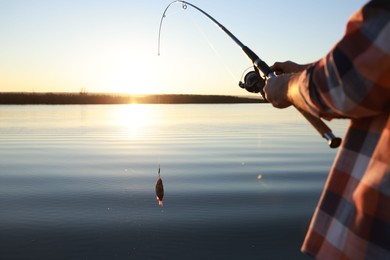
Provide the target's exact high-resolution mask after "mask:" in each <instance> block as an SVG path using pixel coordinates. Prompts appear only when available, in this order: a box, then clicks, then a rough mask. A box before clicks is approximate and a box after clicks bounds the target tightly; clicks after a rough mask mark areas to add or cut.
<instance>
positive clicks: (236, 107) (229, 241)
mask: <svg viewBox="0 0 390 260" xmlns="http://www.w3.org/2000/svg"><path fill="white" fill-rule="evenodd" d="M0 122H1V124H0V208H1V211H0V255H1V258H2V259H199V258H202V257H203V258H205V259H308V257H306V256H304V255H302V254H301V253H300V245H301V243H302V241H303V239H304V235H305V232H306V229H307V227H308V225H309V221H310V218H311V215H312V213H313V211H314V209H315V205H316V202H317V200H318V198H319V196H320V193H321V189H322V187H323V185H324V182H325V180H326V175H327V171H328V170H329V168H330V166H331V162H332V161H333V158H334V156H335V154H336V150H331V149H329V148H328V147H327V145H326V142H325V141H324V140H323V139H322V138H321V137H319V136H318V134H317V133H316V132H315V130H313V129H312V128H311V127H310V126H309V125H308V123H306V122H305V120H304V119H302V118H301V117H300V115H299V114H298V113H297V112H296V111H295V110H293V109H287V110H277V109H274V108H272V107H271V106H269V105H266V104H233V105H232V104H230V105H80V106H79V105H74V106H0ZM331 126H332V128H333V130H334V131H335V132H337V133H339V134H341V135H342V133H343V132H344V129H345V126H346V122H345V121H339V122H332V124H331ZM159 165H160V166H161V177H162V179H163V182H164V189H165V197H164V206H163V207H160V206H158V203H157V201H156V198H155V190H154V187H155V183H156V180H157V176H158V175H157V171H158V167H159ZM259 175H261V176H262V179H261V180H259V179H258V176H259Z"/></svg>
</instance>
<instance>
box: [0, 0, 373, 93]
mask: <svg viewBox="0 0 390 260" xmlns="http://www.w3.org/2000/svg"><path fill="white" fill-rule="evenodd" d="M170 2H171V1H165V0H142V1H141V0H139V1H134V0H33V1H32V0H12V1H9V0H0V92H80V91H86V92H87V93H125V94H217V95H246V94H247V93H246V92H245V91H244V90H242V89H240V88H239V87H238V82H239V81H240V80H241V78H242V75H243V73H244V71H245V70H246V69H247V68H250V67H251V62H250V60H249V59H248V58H247V57H246V55H245V54H244V53H243V52H242V50H241V49H240V48H239V47H238V46H237V45H236V44H235V43H234V42H233V41H232V40H231V39H230V38H229V37H228V36H227V35H226V34H224V33H223V32H222V31H221V30H220V29H219V28H218V27H217V26H215V24H213V23H212V22H211V20H209V19H208V18H206V17H205V16H204V15H202V14H201V13H199V12H198V11H196V10H195V9H193V8H191V7H188V8H187V9H183V8H182V5H181V4H180V3H176V4H173V5H172V6H171V7H170V8H169V10H168V12H167V15H166V17H165V18H164V21H163V25H162V32H161V42H160V43H161V49H160V55H158V32H159V25H160V19H161V17H162V14H163V11H164V10H165V8H166V7H167V5H168V4H169V3H170ZM190 2H191V3H192V4H194V5H196V6H198V7H199V8H201V9H203V10H204V11H206V12H207V13H209V14H210V15H211V16H213V17H214V18H215V19H217V20H218V21H219V22H220V23H221V24H223V25H224V26H225V27H226V28H227V29H228V30H230V31H231V32H232V33H233V34H234V35H235V36H236V37H237V38H238V39H239V40H240V41H241V42H243V43H244V44H245V45H246V46H248V47H249V48H251V49H252V50H253V51H254V52H255V53H257V54H258V56H259V57H260V58H261V59H263V60H264V61H265V62H267V63H268V64H269V65H272V64H273V63H274V62H275V61H285V60H293V61H296V62H298V63H308V62H313V61H316V60H318V59H320V58H321V57H322V56H324V55H325V54H326V53H327V52H328V51H329V50H330V49H331V48H332V46H333V45H334V44H335V43H337V41H338V40H339V39H341V37H342V35H343V33H344V31H345V25H346V22H347V20H348V18H349V17H350V16H351V15H352V14H353V13H354V12H355V11H356V10H358V9H359V8H360V7H361V6H362V5H364V4H365V3H366V2H367V1H366V0H327V1H307V0H306V1H305V0H298V1H291V0H279V1H273V2H271V1H264V0H247V1H242V0H229V1H217V0H215V1H210V0H209V1H207V0H193V1H190Z"/></svg>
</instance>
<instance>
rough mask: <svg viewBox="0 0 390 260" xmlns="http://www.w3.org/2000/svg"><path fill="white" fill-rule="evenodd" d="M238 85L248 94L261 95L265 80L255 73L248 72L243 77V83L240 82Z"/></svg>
mask: <svg viewBox="0 0 390 260" xmlns="http://www.w3.org/2000/svg"><path fill="white" fill-rule="evenodd" d="M238 85H239V86H240V87H241V88H243V89H246V91H248V92H250V93H261V94H262V95H263V88H264V85H265V79H263V78H262V77H260V75H259V73H257V72H256V71H249V72H248V73H247V74H246V75H245V77H244V82H243V81H240V82H239V83H238Z"/></svg>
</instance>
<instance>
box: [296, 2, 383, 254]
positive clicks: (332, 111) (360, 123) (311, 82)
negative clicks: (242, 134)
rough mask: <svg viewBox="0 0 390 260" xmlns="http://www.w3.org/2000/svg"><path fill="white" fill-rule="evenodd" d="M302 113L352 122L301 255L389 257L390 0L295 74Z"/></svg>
mask: <svg viewBox="0 0 390 260" xmlns="http://www.w3.org/2000/svg"><path fill="white" fill-rule="evenodd" d="M300 80H301V81H300V83H301V84H299V88H300V89H299V94H298V95H299V96H300V98H301V100H302V101H304V103H305V104H306V106H307V107H306V108H305V110H307V111H310V112H311V113H312V114H314V115H317V116H321V117H324V118H327V119H332V118H349V119H351V123H350V126H349V129H348V131H347V133H346V136H345V137H344V141H343V144H342V147H341V148H340V150H339V152H338V155H337V157H336V159H335V162H334V164H333V167H332V169H331V171H330V173H329V176H328V180H327V182H326V184H325V188H324V191H323V193H322V196H321V199H320V201H319V204H318V206H317V209H316V211H315V213H314V216H313V219H312V222H311V224H310V227H309V230H308V232H307V235H306V238H305V242H304V244H303V246H302V251H303V252H305V253H308V254H309V255H312V256H314V257H316V258H318V259H332V260H333V259H353V260H355V259H390V116H389V111H390V1H389V0H373V1H370V2H369V3H368V4H367V5H365V6H364V7H363V8H362V9H361V10H359V11H358V12H357V13H355V14H354V15H353V16H352V17H351V19H350V20H349V22H348V25H347V30H346V33H345V36H344V37H343V38H342V40H341V41H340V42H338V43H337V44H336V45H335V47H334V48H333V49H332V50H331V52H330V53H329V54H327V55H326V56H325V57H324V58H322V59H321V60H320V61H318V62H316V63H314V64H313V65H312V66H311V67H309V68H308V69H307V70H305V71H304V72H302V73H301V74H300Z"/></svg>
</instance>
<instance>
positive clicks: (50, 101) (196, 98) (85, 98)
mask: <svg viewBox="0 0 390 260" xmlns="http://www.w3.org/2000/svg"><path fill="white" fill-rule="evenodd" d="M261 102H263V100H262V99H261V98H260V97H258V96H256V97H239V96H222V95H191V94H161V95H156V94H153V95H121V94H92V93H88V94H87V93H81V92H80V93H14V92H3V93H0V104H3V105H8V104H9V105H12V104H14V105H30V104H31V105H34V104H37V105H39V104H42V105H44V104H47V105H55V104H56V105H61V104H64V105H65V104H69V105H71V104H218V103H220V104H223V103H261Z"/></svg>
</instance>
